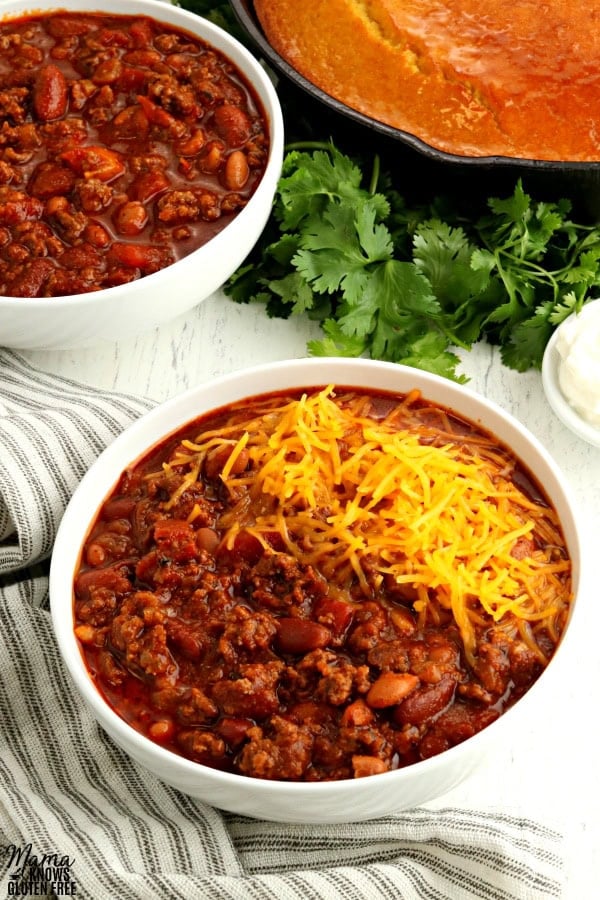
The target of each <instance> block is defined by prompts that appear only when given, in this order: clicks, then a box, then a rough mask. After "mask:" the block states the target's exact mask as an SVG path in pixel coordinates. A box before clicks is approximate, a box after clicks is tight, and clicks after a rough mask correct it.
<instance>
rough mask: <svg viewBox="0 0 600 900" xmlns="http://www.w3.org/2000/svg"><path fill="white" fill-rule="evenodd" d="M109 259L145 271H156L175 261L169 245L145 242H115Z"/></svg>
mask: <svg viewBox="0 0 600 900" xmlns="http://www.w3.org/2000/svg"><path fill="white" fill-rule="evenodd" d="M108 257H109V260H111V261H112V260H115V261H116V262H119V263H122V264H123V265H124V266H130V267H132V268H136V269H141V270H142V271H143V272H155V271H157V270H158V269H160V268H162V266H165V265H167V260H169V259H170V261H171V262H172V261H173V254H172V252H171V251H170V250H169V249H168V248H167V247H151V246H150V247H148V246H144V244H125V243H120V242H115V243H114V244H113V245H112V247H111V248H110V251H109V254H108Z"/></svg>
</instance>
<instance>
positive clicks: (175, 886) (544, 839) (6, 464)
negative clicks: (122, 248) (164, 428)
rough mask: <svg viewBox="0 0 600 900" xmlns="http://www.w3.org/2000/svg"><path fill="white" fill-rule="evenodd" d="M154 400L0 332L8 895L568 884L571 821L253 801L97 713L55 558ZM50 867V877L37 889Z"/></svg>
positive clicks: (140, 898) (297, 894)
mask: <svg viewBox="0 0 600 900" xmlns="http://www.w3.org/2000/svg"><path fill="white" fill-rule="evenodd" d="M152 405H153V404H152V402H151V401H150V400H146V399H140V398H136V397H131V396H124V395H120V394H116V393H101V392H99V391H95V390H92V389H90V388H88V387H85V386H83V385H79V384H76V383H74V382H73V381H68V380H65V379H62V378H58V377H55V376H51V375H48V374H45V373H41V372H39V371H36V370H35V369H33V368H32V367H31V366H30V365H29V364H28V363H27V362H26V361H25V360H23V359H22V357H20V356H19V355H18V354H16V353H13V352H11V351H6V350H4V351H2V350H0V896H2V897H8V896H32V895H33V894H34V889H37V896H39V895H40V893H41V895H42V896H50V897H54V896H55V895H57V896H60V895H64V894H66V893H67V892H68V889H69V886H73V885H74V888H75V892H76V896H78V897H80V898H85V900H104V898H107V900H108V898H119V900H150V898H165V900H171V898H172V900H187V898H203V897H210V898H211V900H212V898H214V900H221V898H223V900H238V898H239V900H248V898H253V900H271V898H273V900H311V898H314V900H322V898H324V900H390V898H405V900H413V898H419V900H427V898H431V900H434V898H435V900H444V898H449V900H513V898H519V900H548V898H551V897H560V896H561V895H562V886H563V861H562V856H561V851H562V841H561V836H560V835H558V834H557V833H556V832H554V831H553V830H551V829H549V828H547V827H545V826H543V825H540V824H537V823H536V822H533V821H530V820H528V819H524V818H517V817H513V816H511V815H508V814H502V813H493V814H492V813H486V812H479V813H474V812H471V811H464V810H460V809H442V810H441V811H436V812H432V811H428V810H425V809H421V810H419V809H417V810H414V811H411V812H409V813H403V814H399V815H395V816H386V817H385V818H383V819H378V820H375V821H372V822H364V823H357V824H349V825H323V826H309V825H279V824H274V823H271V822H263V821H257V820H252V819H246V818H243V817H240V816H235V815H232V814H227V813H221V812H220V811H218V810H215V809H212V808H210V807H209V806H206V805H203V804H201V803H198V802H196V801H193V800H191V799H190V798H188V797H186V796H184V795H182V794H180V793H178V792H177V791H175V790H173V789H172V788H170V787H167V786H165V785H163V784H161V783H160V782H159V781H157V780H156V779H155V778H154V777H152V776H150V775H149V774H147V773H146V772H145V771H144V770H142V769H141V768H139V767H138V766H137V764H135V763H133V762H132V761H131V760H129V758H127V757H126V756H125V755H124V754H123V753H122V752H121V751H120V750H119V749H118V748H117V747H116V746H114V745H113V743H112V742H111V740H110V739H109V738H108V737H107V736H106V735H105V734H104V732H102V731H101V730H100V729H99V728H98V727H97V726H96V724H95V722H94V721H93V720H92V719H91V718H90V716H89V715H88V713H87V711H86V710H85V709H84V708H83V707H82V704H81V703H79V702H78V700H77V697H76V696H75V695H74V691H73V688H72V686H71V683H70V681H69V678H68V676H67V673H66V672H65V670H64V668H63V666H62V664H61V659H60V657H59V653H58V650H57V648H56V645H55V642H54V637H53V632H52V629H51V625H50V620H49V613H48V608H47V563H48V560H49V557H50V554H51V551H52V542H53V538H54V535H55V532H56V528H57V526H58V524H59V521H60V519H61V516H62V512H63V510H64V507H65V505H66V503H67V501H68V499H69V496H70V494H71V491H72V490H73V488H74V487H75V485H76V484H77V482H78V480H79V478H80V477H81V476H82V475H83V473H84V472H85V470H86V468H87V467H88V466H89V465H90V464H91V462H92V461H93V460H94V459H95V457H96V456H97V455H98V454H99V453H100V451H101V450H102V449H103V447H104V446H106V445H107V444H108V443H109V442H110V441H111V440H112V439H113V438H114V437H115V436H116V435H117V434H118V433H119V432H120V431H121V430H122V429H123V428H124V427H125V426H126V425H127V424H128V423H129V422H130V421H131V420H132V419H134V418H135V417H137V416H139V415H140V414H141V413H143V412H144V411H146V410H147V409H149V408H150V407H151V406H152ZM34 857H35V858H34ZM42 861H43V865H41V866H40V863H41V862H42ZM36 862H37V866H36V865H34V863H36ZM44 869H45V870H46V875H50V876H53V877H54V879H55V881H59V884H58V885H57V886H55V887H54V888H53V887H52V886H50V887H48V888H44V889H43V890H40V884H42V887H43V879H42V881H40V880H39V879H38V880H37V881H36V878H37V877H38V876H40V872H41V871H43V870H44ZM48 870H50V871H48ZM61 879H62V880H61ZM67 879H70V880H67ZM61 884H62V888H61ZM65 885H66V887H65ZM71 890H72V888H71Z"/></svg>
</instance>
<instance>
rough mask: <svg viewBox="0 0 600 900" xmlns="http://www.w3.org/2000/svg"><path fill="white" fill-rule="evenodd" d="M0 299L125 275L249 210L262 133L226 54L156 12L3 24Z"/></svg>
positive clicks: (160, 261) (194, 244)
mask: <svg viewBox="0 0 600 900" xmlns="http://www.w3.org/2000/svg"><path fill="white" fill-rule="evenodd" d="M0 121H1V123H2V124H1V125H0V295H4V296H14V297H55V296H61V295H68V294H74V293H87V292H90V291H97V290H101V289H102V288H106V287H112V286H114V285H118V284H126V283H128V282H130V281H133V280H136V279H138V278H141V277H143V276H146V275H149V274H151V273H153V272H156V271H158V270H160V269H162V268H164V267H166V266H169V265H171V264H172V263H174V262H176V261H177V260H178V259H181V258H182V257H184V256H187V255H188V254H189V253H191V252H192V251H193V250H195V249H197V248H198V247H200V246H202V245H203V244H205V243H206V242H207V241H209V240H210V239H211V238H212V237H213V236H214V235H215V234H217V233H218V232H219V231H221V230H222V229H223V228H224V227H225V226H226V225H227V223H228V222H229V221H231V219H232V218H233V217H234V216H235V215H236V214H237V213H238V212H239V211H240V210H241V209H242V208H243V207H244V206H245V205H246V203H247V202H248V199H249V198H250V196H251V195H252V193H253V192H254V190H255V189H256V186H257V184H258V183H259V181H260V179H261V177H262V175H263V173H264V169H265V166H266V160H267V154H268V146H269V135H268V128H267V124H266V121H265V117H264V114H263V111H262V109H261V107H260V103H259V101H258V99H257V97H256V96H255V93H254V91H253V89H252V87H251V85H250V84H249V83H248V82H247V81H246V79H245V78H244V76H243V75H242V73H241V72H240V71H239V70H238V69H237V67H236V66H235V65H234V64H233V63H232V62H231V61H230V60H229V59H227V58H226V57H225V55H224V54H222V53H221V52H219V51H218V50H216V49H215V48H213V47H211V46H210V45H209V44H207V43H206V42H205V41H203V40H201V39H199V38H197V37H195V36H194V35H193V34H191V33H188V32H186V31H183V30H180V29H177V28H174V27H171V26H168V25H166V24H164V23H161V22H159V21H155V20H154V19H152V18H148V17H142V16H126V15H110V16H109V15H104V14H101V13H65V12H55V13H49V14H45V15H36V16H29V17H27V18H21V19H14V20H9V21H6V22H2V23H1V24H0Z"/></svg>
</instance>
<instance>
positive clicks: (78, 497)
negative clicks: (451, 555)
mask: <svg viewBox="0 0 600 900" xmlns="http://www.w3.org/2000/svg"><path fill="white" fill-rule="evenodd" d="M325 370H327V372H328V374H329V377H328V378H323V375H322V374H321V373H323V372H324V371H325ZM336 371H338V372H339V373H341V374H342V377H339V378H337V379H336V378H335V377H331V376H332V375H335V373H336ZM349 371H352V373H353V374H352V375H351V376H350V375H348V374H346V375H345V376H344V375H343V373H344V372H349ZM369 371H371V372H372V373H373V378H375V379H377V381H381V380H382V379H383V378H385V376H386V374H387V375H388V376H390V377H393V376H394V374H397V375H399V377H400V382H402V378H404V379H409V378H412V379H414V378H415V377H416V378H417V379H418V381H419V382H420V384H419V387H420V388H421V390H422V391H423V393H424V395H425V396H426V393H427V389H428V387H429V388H432V387H433V388H434V389H435V387H437V388H438V389H442V386H444V388H447V389H448V390H449V392H450V397H451V398H452V397H454V398H459V397H461V396H466V397H467V398H469V402H471V403H474V405H475V406H477V407H480V408H481V409H484V410H486V411H487V412H489V413H490V415H491V416H492V417H493V418H495V419H496V418H499V420H500V421H501V423H502V424H503V426H504V425H506V426H507V428H508V430H509V431H511V432H512V431H515V433H516V434H519V435H521V436H522V437H523V438H524V440H525V442H526V443H527V444H528V445H529V449H530V450H531V451H532V452H533V453H534V454H537V456H538V457H540V458H541V459H542V461H543V462H544V464H545V465H546V467H547V469H548V470H549V472H550V474H552V475H553V477H554V479H555V481H556V485H557V488H558V490H559V491H560V492H561V493H562V499H563V500H564V502H565V503H566V509H567V511H568V513H569V515H570V517H571V523H570V524H569V528H570V529H571V530H572V535H571V540H570V542H569V554H570V557H571V558H572V560H573V561H574V562H576V563H577V566H576V572H575V578H574V589H573V594H574V599H573V603H572V605H571V610H570V613H569V620H568V624H567V627H566V629H565V631H564V633H563V635H562V637H561V640H560V643H559V648H561V654H560V655H561V657H562V656H563V654H564V653H565V650H563V649H562V648H563V645H567V646H570V645H571V643H572V641H573V639H574V638H573V633H574V627H573V624H574V621H575V620H576V619H577V616H578V613H577V608H578V606H579V604H578V603H577V597H578V594H579V593H580V590H581V584H582V573H583V558H582V552H581V537H580V532H579V528H578V524H577V521H576V519H575V514H574V510H575V505H574V502H573V499H572V498H571V496H570V489H569V486H568V484H567V483H566V481H565V479H564V478H563V477H562V474H561V473H560V470H559V468H558V466H557V464H556V463H555V461H554V459H553V458H552V457H551V455H550V454H549V452H548V451H547V450H546V448H545V447H544V446H543V445H542V444H541V442H539V441H538V440H537V438H536V437H535V436H534V435H533V434H531V433H530V432H529V431H528V429H527V428H526V427H525V426H524V425H522V424H521V423H520V422H519V421H518V420H517V419H516V418H515V417H514V416H512V415H511V414H510V413H508V412H506V411H505V410H503V409H502V408H501V407H500V406H499V405H498V404H496V403H495V402H494V401H491V400H489V399H487V398H485V397H484V396H483V395H481V394H478V393H476V392H475V391H472V390H471V389H470V388H466V387H465V386H464V385H458V384H456V383H454V382H450V381H448V380H447V379H444V378H442V377H441V376H437V375H434V374H432V373H429V372H425V371H422V370H415V369H412V368H409V367H407V366H402V365H399V364H396V363H388V362H380V361H374V360H370V359H364V358H363V359H354V358H352V359H347V358H340V357H338V358H327V357H324V358H303V359H296V360H279V361H276V362H269V363H261V364H258V365H255V366H252V367H250V368H246V369H242V370H237V371H234V372H229V373H227V374H225V375H221V376H219V377H217V378H214V379H210V380H208V381H206V382H203V383H201V384H199V385H196V386H194V387H192V388H189V389H188V390H186V391H184V392H182V393H180V394H177V395H175V396H173V397H171V398H170V399H169V400H166V401H165V402H163V403H160V404H158V405H157V406H156V407H154V408H153V409H152V410H150V411H149V412H146V413H145V414H143V415H142V416H140V417H139V418H138V419H136V420H135V421H134V422H132V423H131V424H130V425H129V426H128V427H127V428H126V429H125V430H124V431H123V432H121V434H120V435H119V436H118V437H117V438H116V439H115V440H114V441H113V442H112V443H111V444H109V446H108V447H107V448H106V449H105V450H104V451H103V452H102V453H101V454H100V456H99V457H98V458H97V460H96V461H95V462H94V463H93V464H92V466H91V467H90V468H89V469H88V471H87V472H86V474H85V475H84V476H83V478H82V479H81V481H80V483H79V485H78V486H77V488H76V489H75V491H74V493H73V496H72V498H71V500H70V502H69V503H68V505H67V508H66V510H65V513H64V515H63V518H62V521H61V523H60V526H59V529H58V533H57V536H56V540H55V545H54V551H53V554H52V559H51V565H50V576H49V583H50V611H51V618H52V623H53V629H54V634H55V638H56V640H57V643H58V646H59V649H60V651H61V655H62V658H63V662H64V663H65V665H66V667H67V670H68V671H69V674H70V676H71V678H72V680H73V681H74V683H75V685H76V688H77V690H78V691H79V692H80V694H81V695H82V696H83V698H84V700H85V701H86V702H87V703H88V705H89V706H90V707H91V709H92V710H93V712H94V715H95V717H96V719H97V721H98V722H99V723H100V724H101V725H102V726H103V727H105V728H106V729H107V730H108V731H109V733H111V734H112V733H114V734H116V735H118V740H119V741H120V742H122V743H121V746H126V747H128V748H129V750H128V752H130V753H131V755H132V756H133V757H134V758H141V757H143V756H148V755H151V756H152V757H153V758H154V759H155V760H157V761H159V762H160V763H161V765H163V766H166V767H167V769H168V770H170V771H176V772H177V773H179V774H180V775H182V776H183V777H186V778H187V777H191V778H192V779H194V778H196V779H198V780H200V781H202V780H204V779H208V780H210V781H211V783H212V784H214V785H215V786H216V787H218V786H219V785H221V786H224V787H225V786H229V787H232V786H236V785H237V786H238V788H239V786H240V785H242V784H243V785H245V786H246V787H251V788H252V790H253V791H254V792H260V793H264V794H267V795H270V794H279V795H281V793H282V792H283V793H285V792H286V791H289V792H291V794H292V795H293V794H295V793H309V794H313V793H314V794H317V795H318V794H320V793H323V794H327V795H328V796H331V797H333V798H334V799H335V798H339V799H343V798H345V796H346V795H347V794H350V795H351V794H352V793H353V792H354V791H356V790H357V787H356V784H357V780H356V779H341V780H338V781H332V782H315V783H311V782H303V781H302V782H287V781H269V780H267V779H257V778H253V777H250V776H245V775H241V774H238V773H229V772H222V771H220V770H217V769H212V768H210V767H208V766H205V765H203V764H202V763H199V762H195V761H193V760H189V759H187V758H185V757H183V756H179V755H178V754H176V753H175V752H173V751H171V750H168V749H166V748H164V747H161V746H160V745H158V744H156V743H155V742H153V741H151V739H150V738H148V737H146V736H145V735H143V734H141V733H140V732H138V731H136V730H135V729H134V728H133V727H132V726H130V725H128V724H127V723H126V722H125V721H124V720H123V719H122V718H121V717H120V716H119V715H118V714H117V713H116V712H115V711H114V710H113V709H112V708H111V707H110V705H109V704H108V702H107V701H106V700H105V699H104V698H103V696H102V695H101V693H100V691H99V690H98V689H97V688H96V686H95V685H94V683H93V680H92V678H91V676H90V674H89V672H88V670H87V667H86V665H85V661H84V658H83V654H82V652H81V649H80V646H79V644H78V642H77V639H76V638H75V635H74V630H73V615H72V608H73V599H72V579H73V575H74V571H75V566H76V564H77V562H78V559H79V554H80V550H81V546H82V544H83V537H82V538H81V540H78V541H75V542H74V541H73V540H72V538H71V537H70V535H72V533H73V529H75V531H76V532H77V533H78V534H85V533H86V531H87V529H88V528H89V526H90V524H91V522H92V521H93V516H94V515H95V513H96V511H97V509H98V507H99V506H100V503H101V502H102V500H103V499H104V497H105V496H106V495H107V494H108V493H109V491H110V490H111V489H112V487H113V485H114V484H115V483H116V481H117V480H118V477H119V475H120V474H121V472H122V471H123V470H124V469H125V468H126V467H127V465H129V464H131V463H133V462H135V460H136V459H138V458H139V457H140V456H143V455H144V454H145V453H146V452H148V450H150V449H151V447H152V446H154V445H156V443H158V442H161V441H162V440H163V439H164V438H166V437H167V436H168V435H169V434H170V433H173V432H174V431H176V430H178V429H179V428H180V427H181V426H182V425H183V424H185V422H188V421H192V420H193V418H194V417H195V415H194V414H193V413H192V414H191V415H190V413H189V411H188V407H189V405H190V403H194V402H195V401H196V398H198V400H199V409H198V412H197V413H196V415H203V414H204V413H206V412H210V411H212V410H215V409H219V408H221V407H222V406H223V405H226V403H227V402H232V401H233V398H234V397H235V398H239V399H243V398H244V397H253V396H259V395H260V394H261V393H265V392H269V391H271V390H276V389H281V390H285V389H286V388H291V386H292V385H295V386H297V387H298V388H302V387H311V386H315V387H316V386H317V385H323V384H325V383H327V384H329V383H334V384H338V385H340V386H341V385H349V386H352V384H355V385H359V384H360V385H363V386H366V387H367V388H368V387H372V388H373V389H374V390H384V391H385V390H388V391H392V392H393V391H394V390H397V391H398V392H401V393H404V392H405V390H406V388H405V387H403V386H402V384H400V385H399V386H398V387H397V388H394V387H387V388H383V387H379V388H377V387H376V386H375V384H374V382H373V381H371V380H370V378H369ZM296 373H297V376H296ZM278 375H281V376H283V378H284V382H285V383H284V384H283V386H279V385H278ZM292 375H294V376H295V377H294V380H293V381H292V380H291V376H292ZM255 378H259V379H261V378H262V379H263V383H264V384H265V388H264V389H258V390H254V389H253V388H250V389H249V390H248V391H246V390H245V388H244V385H246V384H253V383H254V379H255ZM221 391H224V392H225V394H227V391H230V392H231V391H234V394H232V396H231V397H230V398H229V399H228V400H227V401H225V404H224V403H220V402H215V403H214V404H213V403H211V402H210V399H209V398H210V397H211V396H212V395H213V394H219V392H221ZM202 401H204V403H203V402H202ZM434 402H436V401H434ZM437 402H441V401H437ZM447 405H448V406H449V407H450V408H453V406H452V400H451V399H450V400H449V402H448V403H447ZM457 411H458V412H459V414H462V415H465V414H464V413H462V412H461V410H460V409H458V410H457ZM468 418H470V420H471V421H473V422H474V423H475V424H477V423H478V419H476V418H475V417H474V416H469V417H468ZM163 419H167V420H168V421H169V425H168V427H167V428H166V429H165V427H164V425H163V426H161V427H160V428H159V429H157V425H159V424H160V423H161V420H163ZM482 427H484V428H488V429H489V430H491V429H490V428H489V426H487V425H485V424H484V425H482ZM146 432H150V433H152V434H153V435H154V438H153V440H152V441H150V442H149V441H148V440H147V438H146V437H145V434H146ZM500 439H501V440H502V438H500ZM132 441H133V444H134V446H135V447H136V448H137V449H136V450H135V451H131V450H130V449H128V450H127V452H126V454H125V456H126V461H122V459H121V457H122V456H123V453H124V448H125V447H128V445H129V443H130V442H132ZM138 445H139V446H138ZM122 448H123V450H122ZM519 456H520V454H519ZM105 470H106V471H105ZM108 474H110V478H108V477H107V475H108ZM89 490H91V491H92V493H93V494H95V495H96V499H97V500H98V498H99V500H98V502H94V504H93V507H92V508H93V513H92V515H90V514H89V511H88V510H89V505H88V507H86V512H85V515H84V516H83V519H84V527H83V528H82V527H81V519H82V515H81V512H80V509H79V507H80V506H81V504H82V503H84V502H85V500H86V495H87V493H88V492H89ZM553 500H554V501H555V500H556V498H553ZM563 527H565V523H563ZM66 585H68V590H66ZM69 610H70V612H69V614H67V611H69ZM555 656H556V654H555ZM555 656H554V657H553V658H552V659H551V660H550V662H549V663H548V665H547V666H546V668H545V669H544V671H543V672H542V673H541V675H540V677H539V678H538V679H537V681H536V682H535V683H534V684H533V685H532V686H531V687H530V689H529V690H528V691H527V692H526V694H525V695H524V696H523V697H521V698H520V699H519V700H518V702H516V703H515V704H514V706H512V707H510V708H509V709H508V710H506V711H505V712H504V713H503V715H501V716H500V717H499V718H498V719H497V720H496V721H495V722H493V723H491V724H490V725H488V726H487V727H486V728H484V729H483V730H482V731H480V732H478V733H477V734H475V735H473V736H472V737H470V738H468V739H467V740H466V741H464V742H462V743H460V744H457V745H456V746H454V747H451V748H449V749H448V750H445V751H444V752H443V753H441V754H438V755H436V756H433V757H430V758H429V759H425V760H421V761H419V762H417V763H414V764H412V765H410V766H407V767H403V768H399V769H395V770H393V771H389V772H384V773H381V775H382V777H385V778H387V779H388V780H390V782H391V784H393V783H394V782H396V781H398V784H399V785H401V783H402V780H403V779H411V777H412V776H411V772H412V773H414V775H423V776H425V775H431V774H433V773H434V772H436V771H437V770H438V769H440V768H444V767H445V766H446V764H447V763H449V762H450V761H451V760H454V759H458V760H459V759H460V758H461V756H463V755H466V754H468V753H469V752H470V751H471V750H472V751H475V750H476V748H478V747H479V746H480V745H481V746H482V747H483V746H485V745H486V744H487V742H488V741H489V740H491V739H493V737H494V735H495V734H496V732H497V729H498V727H501V728H504V727H506V722H507V720H508V721H512V719H513V718H514V717H515V716H518V715H521V714H522V713H523V711H524V710H525V709H528V708H529V705H530V704H531V703H532V702H534V700H535V698H536V697H537V694H538V691H539V690H540V684H545V683H546V682H547V681H548V679H549V678H550V677H553V673H554V671H555V665H554V662H555ZM502 723H504V725H503V724H502ZM132 747H133V748H135V749H134V750H132ZM136 753H139V754H140V757H136ZM165 780H168V778H165ZM358 781H359V782H360V781H363V782H365V781H366V782H368V781H369V779H358ZM390 786H391V785H390ZM363 789H365V786H364V784H363V785H361V786H360V788H359V790H363ZM257 814H260V811H258V813H257Z"/></svg>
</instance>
